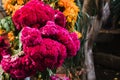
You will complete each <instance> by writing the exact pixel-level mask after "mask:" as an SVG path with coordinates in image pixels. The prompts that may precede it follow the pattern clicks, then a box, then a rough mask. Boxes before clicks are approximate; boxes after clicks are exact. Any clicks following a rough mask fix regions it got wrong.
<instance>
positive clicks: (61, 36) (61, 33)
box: [40, 21, 80, 57]
mask: <svg viewBox="0 0 120 80" xmlns="http://www.w3.org/2000/svg"><path fill="white" fill-rule="evenodd" d="M40 32H41V34H42V36H43V37H45V38H52V39H53V40H55V41H58V42H60V43H62V44H63V45H64V46H65V47H66V50H67V56H68V57H71V56H75V55H76V53H77V51H78V48H79V46H80V45H79V44H80V43H79V40H78V38H77V35H75V37H74V35H72V34H71V33H69V32H68V30H66V29H65V28H62V27H60V26H58V25H56V24H55V23H54V22H52V21H48V22H47V24H46V25H45V26H44V27H42V28H41V29H40ZM74 34H75V33H74ZM71 35H72V36H71ZM74 40H75V42H74Z"/></svg>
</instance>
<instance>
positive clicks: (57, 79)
mask: <svg viewBox="0 0 120 80" xmlns="http://www.w3.org/2000/svg"><path fill="white" fill-rule="evenodd" d="M50 80H70V79H69V78H68V77H59V76H57V75H53V76H50Z"/></svg>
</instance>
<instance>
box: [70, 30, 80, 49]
mask: <svg viewBox="0 0 120 80" xmlns="http://www.w3.org/2000/svg"><path fill="white" fill-rule="evenodd" d="M70 36H71V37H72V39H73V41H74V43H75V45H76V50H79V49H80V40H79V39H78V35H77V34H76V33H75V32H72V33H70Z"/></svg>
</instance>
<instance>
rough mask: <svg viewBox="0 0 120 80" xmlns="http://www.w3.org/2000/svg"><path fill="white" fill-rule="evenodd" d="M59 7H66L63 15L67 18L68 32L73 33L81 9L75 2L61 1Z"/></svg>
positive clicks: (69, 0)
mask: <svg viewBox="0 0 120 80" xmlns="http://www.w3.org/2000/svg"><path fill="white" fill-rule="evenodd" d="M58 5H59V6H61V7H64V8H65V10H64V11H63V14H64V15H65V16H66V19H67V23H68V24H69V25H67V26H66V27H67V28H68V30H70V31H73V29H74V25H75V22H76V20H77V16H78V12H79V8H78V6H76V4H75V2H74V0H59V1H58Z"/></svg>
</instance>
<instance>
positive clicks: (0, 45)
mask: <svg viewBox="0 0 120 80" xmlns="http://www.w3.org/2000/svg"><path fill="white" fill-rule="evenodd" d="M8 48H9V43H8V42H7V41H5V39H4V38H3V37H2V36H0V62H1V60H2V56H4V55H7V54H9V51H8Z"/></svg>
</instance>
